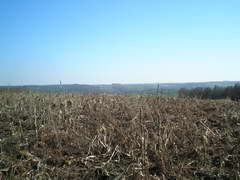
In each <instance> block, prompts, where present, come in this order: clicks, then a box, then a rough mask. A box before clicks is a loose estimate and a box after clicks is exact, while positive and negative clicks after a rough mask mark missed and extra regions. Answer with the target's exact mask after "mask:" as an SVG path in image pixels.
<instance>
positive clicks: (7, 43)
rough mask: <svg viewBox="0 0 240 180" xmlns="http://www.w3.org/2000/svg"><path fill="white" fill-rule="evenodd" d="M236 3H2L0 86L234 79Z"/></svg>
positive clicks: (239, 34)
mask: <svg viewBox="0 0 240 180" xmlns="http://www.w3.org/2000/svg"><path fill="white" fill-rule="evenodd" d="M239 8H240V1H239V0H228V1H226V0H201V1H200V0H199V1H195V0H34V1H33V0H21V1H20V0H1V1H0V85H8V84H11V85H23V84H25V85H26V84H56V83H58V82H59V80H62V82H63V83H68V84H71V83H79V84H106V83H107V84H108V83H152V82H190V81H191V82H193V81H198V82H199V81H215V80H217V81H218V80H220V81H221V80H240V71H239V67H240V50H239V49H240V11H239Z"/></svg>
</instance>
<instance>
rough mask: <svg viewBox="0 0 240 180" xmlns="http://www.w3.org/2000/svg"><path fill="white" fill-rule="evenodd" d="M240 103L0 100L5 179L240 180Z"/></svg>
mask: <svg viewBox="0 0 240 180" xmlns="http://www.w3.org/2000/svg"><path fill="white" fill-rule="evenodd" d="M239 105H240V104H239V103H238V102H232V101H209V100H196V99H179V98H160V97H139V96H120V95H72V94H64V95H63V94H31V95H29V94H28V95H26V94H14V93H13V94H12V93H9V94H4V95H0V137H1V142H0V175H2V176H4V177H6V178H7V177H9V178H11V177H12V178H13V177H15V178H20V177H21V178H25V179H33V178H35V179H115V180H118V179H194V178H195V179H239V178H240V163H239V162H240V147H239V144H240V136H239V135H240V134H239V132H240V109H239V107H240V106H239ZM0 177H1V176H0ZM0 179H1V178H0Z"/></svg>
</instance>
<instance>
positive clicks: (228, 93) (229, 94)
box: [178, 84, 240, 101]
mask: <svg viewBox="0 0 240 180" xmlns="http://www.w3.org/2000/svg"><path fill="white" fill-rule="evenodd" d="M178 94H179V97H190V98H199V99H225V98H230V99H231V100H235V101H238V100H240V84H235V85H234V86H228V87H219V86H214V87H213V88H210V87H206V88H202V87H197V88H193V89H186V88H181V89H180V90H179V92H178Z"/></svg>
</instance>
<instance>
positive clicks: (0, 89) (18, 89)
mask: <svg viewBox="0 0 240 180" xmlns="http://www.w3.org/2000/svg"><path fill="white" fill-rule="evenodd" d="M23 92H30V89H28V88H25V87H15V86H13V87H11V86H10V87H0V93H23Z"/></svg>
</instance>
